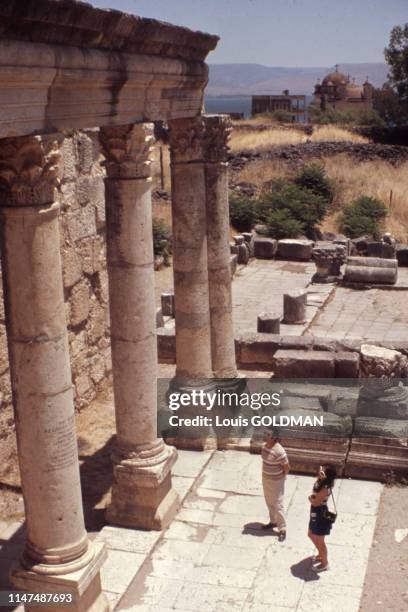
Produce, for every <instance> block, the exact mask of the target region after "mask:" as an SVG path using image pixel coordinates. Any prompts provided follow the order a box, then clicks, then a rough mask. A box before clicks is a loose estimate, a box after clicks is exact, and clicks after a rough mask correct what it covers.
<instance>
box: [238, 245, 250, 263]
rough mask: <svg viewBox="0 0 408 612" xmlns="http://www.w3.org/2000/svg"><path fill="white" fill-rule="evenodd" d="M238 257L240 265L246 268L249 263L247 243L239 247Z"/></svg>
mask: <svg viewBox="0 0 408 612" xmlns="http://www.w3.org/2000/svg"><path fill="white" fill-rule="evenodd" d="M237 255H238V263H239V264H243V265H244V266H246V265H247V263H248V261H249V248H248V245H247V244H246V243H242V244H239V245H238V253H237Z"/></svg>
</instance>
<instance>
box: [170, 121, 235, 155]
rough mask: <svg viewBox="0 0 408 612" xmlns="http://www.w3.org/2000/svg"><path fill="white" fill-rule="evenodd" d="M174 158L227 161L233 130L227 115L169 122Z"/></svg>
mask: <svg viewBox="0 0 408 612" xmlns="http://www.w3.org/2000/svg"><path fill="white" fill-rule="evenodd" d="M169 128H170V148H171V153H172V158H173V161H174V162H175V163H178V162H192V161H203V162H215V163H217V162H226V161H227V155H228V139H229V136H230V133H231V130H232V127H231V121H230V118H229V117H228V115H201V116H199V117H196V118H194V119H176V120H174V121H170V122H169Z"/></svg>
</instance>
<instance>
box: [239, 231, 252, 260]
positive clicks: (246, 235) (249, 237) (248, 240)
mask: <svg viewBox="0 0 408 612" xmlns="http://www.w3.org/2000/svg"><path fill="white" fill-rule="evenodd" d="M242 235H243V237H244V239H245V242H246V244H247V245H248V248H249V256H250V257H253V256H254V235H253V233H252V232H242Z"/></svg>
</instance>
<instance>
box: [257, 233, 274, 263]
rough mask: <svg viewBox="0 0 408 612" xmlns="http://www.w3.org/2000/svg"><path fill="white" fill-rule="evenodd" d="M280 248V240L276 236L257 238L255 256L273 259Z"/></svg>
mask: <svg viewBox="0 0 408 612" xmlns="http://www.w3.org/2000/svg"><path fill="white" fill-rule="evenodd" d="M277 248H278V241H277V240H275V239H274V238H259V237H258V238H255V239H254V256H255V257H257V258H258V259H273V258H274V257H275V255H276V250H277Z"/></svg>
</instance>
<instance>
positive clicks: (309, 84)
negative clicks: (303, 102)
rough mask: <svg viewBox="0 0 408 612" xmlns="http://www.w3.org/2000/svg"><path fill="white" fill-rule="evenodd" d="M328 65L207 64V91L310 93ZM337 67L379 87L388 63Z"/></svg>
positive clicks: (212, 92) (215, 94)
mask: <svg viewBox="0 0 408 612" xmlns="http://www.w3.org/2000/svg"><path fill="white" fill-rule="evenodd" d="M332 70H333V67H332V66H326V67H320V68H283V67H274V66H263V65H261V64H210V81H209V84H208V86H207V89H206V93H207V95H213V96H222V95H223V96H225V95H235V96H236V95H249V94H268V93H269V94H278V93H281V92H282V91H283V90H284V89H289V91H290V92H291V93H294V94H295V93H299V94H312V93H313V89H314V85H315V83H316V81H317V79H322V78H323V77H324V76H325V75H326V74H327V73H328V72H331V71H332ZM339 71H340V72H344V73H345V74H350V76H351V77H354V78H355V79H356V81H357V83H359V84H361V83H363V81H364V80H365V78H366V77H367V76H368V79H369V81H370V82H371V83H372V84H373V85H374V86H375V87H380V86H381V85H382V84H383V83H384V82H385V80H386V79H387V72H388V66H387V64H385V63H384V64H383V63H371V64H369V63H360V64H359V63H356V64H339Z"/></svg>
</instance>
